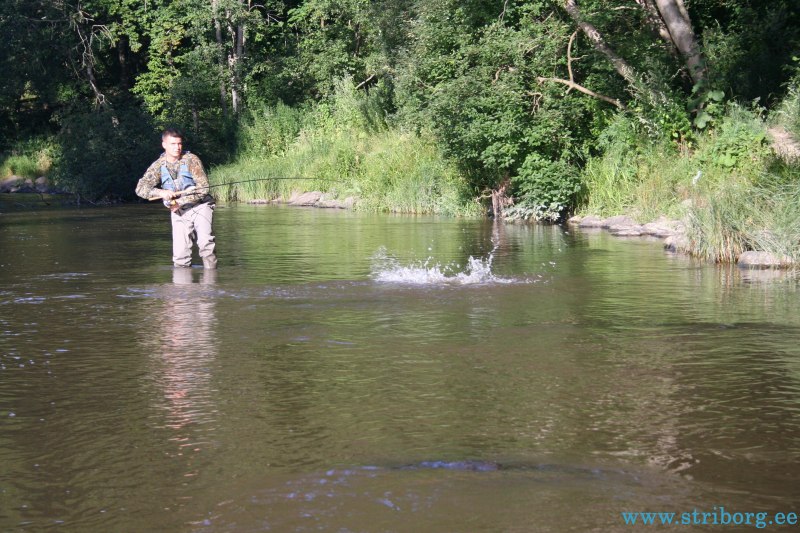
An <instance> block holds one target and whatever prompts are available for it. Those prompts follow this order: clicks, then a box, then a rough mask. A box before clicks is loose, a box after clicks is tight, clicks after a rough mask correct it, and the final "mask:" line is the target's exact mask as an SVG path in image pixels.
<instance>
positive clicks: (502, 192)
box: [492, 173, 513, 220]
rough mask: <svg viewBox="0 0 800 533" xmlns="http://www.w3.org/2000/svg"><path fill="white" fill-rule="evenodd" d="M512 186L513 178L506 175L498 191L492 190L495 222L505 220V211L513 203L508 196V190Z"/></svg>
mask: <svg viewBox="0 0 800 533" xmlns="http://www.w3.org/2000/svg"><path fill="white" fill-rule="evenodd" d="M510 186H511V177H510V176H509V175H508V173H506V174H505V175H504V176H503V181H501V182H500V185H499V186H498V187H497V188H496V189H492V215H493V216H494V219H495V220H500V219H502V218H503V209H504V208H506V207H508V206H510V205H511V204H512V203H513V202H512V200H511V198H509V196H508V189H509V187H510Z"/></svg>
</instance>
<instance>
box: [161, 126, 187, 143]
mask: <svg viewBox="0 0 800 533" xmlns="http://www.w3.org/2000/svg"><path fill="white" fill-rule="evenodd" d="M167 137H176V138H178V139H181V140H183V133H182V132H181V130H179V129H177V128H167V129H165V130H164V131H162V132H161V140H164V139H166V138H167Z"/></svg>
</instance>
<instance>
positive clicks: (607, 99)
mask: <svg viewBox="0 0 800 533" xmlns="http://www.w3.org/2000/svg"><path fill="white" fill-rule="evenodd" d="M536 81H537V82H539V83H540V84H541V83H545V82H548V81H552V82H555V83H560V84H562V85H566V86H567V87H569V88H570V89H575V90H576V91H580V92H582V93H583V94H588V95H589V96H592V97H594V98H597V99H598V100H602V101H604V102H608V103H609V104H612V105H615V106H617V107H618V108H619V109H622V110H625V109H627V107H625V104H623V103H622V102H620V101H619V100H616V99H614V98H610V97H608V96H604V95H602V94H599V93H596V92H594V91H592V90H589V89H587V88H586V87H584V86H583V85H578V84H577V83H575V82H574V81H570V80H563V79H561V78H543V77H541V76H539V77H537V78H536Z"/></svg>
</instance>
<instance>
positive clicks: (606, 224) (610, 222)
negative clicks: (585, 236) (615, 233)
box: [600, 215, 638, 229]
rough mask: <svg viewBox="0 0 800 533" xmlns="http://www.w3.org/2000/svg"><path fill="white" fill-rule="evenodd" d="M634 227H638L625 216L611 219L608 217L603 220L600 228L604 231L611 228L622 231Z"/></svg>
mask: <svg viewBox="0 0 800 533" xmlns="http://www.w3.org/2000/svg"><path fill="white" fill-rule="evenodd" d="M636 225H638V223H637V222H636V221H635V220H633V219H632V218H631V217H629V216H627V215H617V216H613V217H608V218H607V219H605V220H603V221H602V223H601V225H600V227H601V228H606V229H611V228H617V229H622V228H624V227H633V226H636Z"/></svg>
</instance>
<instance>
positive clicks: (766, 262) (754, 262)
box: [736, 251, 792, 268]
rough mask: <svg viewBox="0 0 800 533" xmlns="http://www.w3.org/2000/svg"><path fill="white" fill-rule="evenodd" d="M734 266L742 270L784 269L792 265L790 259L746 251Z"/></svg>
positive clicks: (767, 253)
mask: <svg viewBox="0 0 800 533" xmlns="http://www.w3.org/2000/svg"><path fill="white" fill-rule="evenodd" d="M736 264H737V265H738V266H740V267H742V268H785V267H788V266H789V265H790V264H792V259H791V258H790V257H787V256H777V255H774V254H771V253H769V252H755V251H748V252H744V253H742V255H740V256H739V258H738V259H737V260H736Z"/></svg>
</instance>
